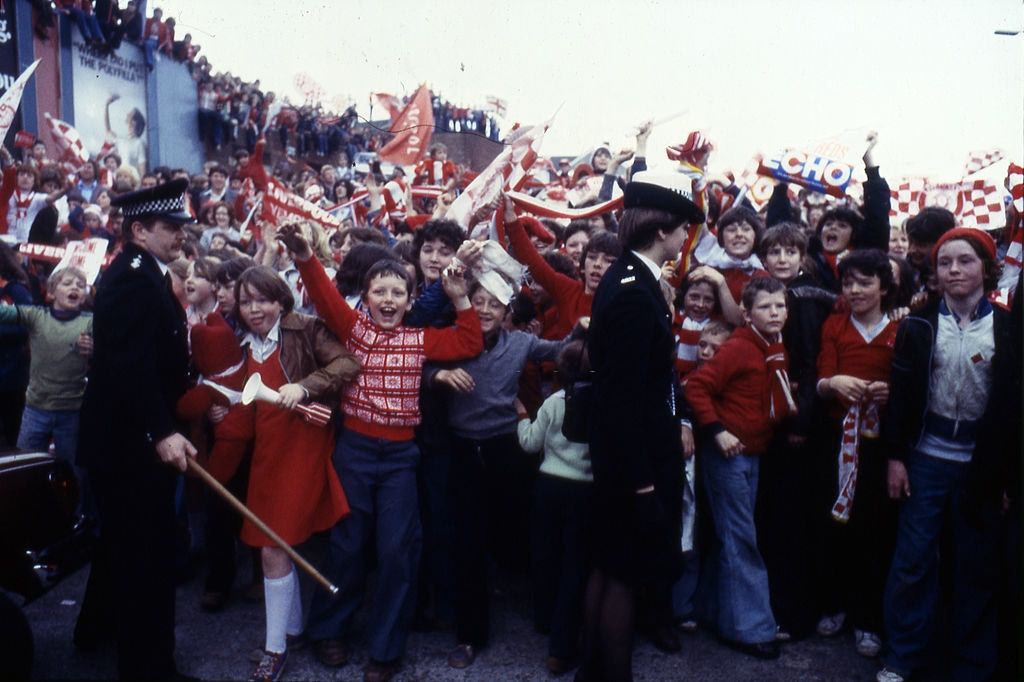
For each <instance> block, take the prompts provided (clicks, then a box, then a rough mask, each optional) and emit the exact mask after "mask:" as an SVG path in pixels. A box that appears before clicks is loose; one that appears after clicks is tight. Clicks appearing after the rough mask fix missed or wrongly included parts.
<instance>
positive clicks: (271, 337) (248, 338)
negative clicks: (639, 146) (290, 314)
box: [242, 317, 281, 362]
mask: <svg viewBox="0 0 1024 682" xmlns="http://www.w3.org/2000/svg"><path fill="white" fill-rule="evenodd" d="M280 337H281V318H280V317H278V318H277V322H275V323H274V326H273V327H271V328H270V331H269V332H268V333H267V338H265V339H261V338H260V335H259V334H257V333H256V332H248V333H246V335H245V337H244V338H242V345H243V346H246V345H247V346H249V351H250V352H251V353H252V357H253V359H254V360H255V361H256V362H264V361H266V359H267V358H268V357H270V355H271V353H273V352H274V349H275V348H277V344H278V341H279V340H280Z"/></svg>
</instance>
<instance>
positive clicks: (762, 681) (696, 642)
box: [26, 568, 877, 682]
mask: <svg viewBox="0 0 1024 682" xmlns="http://www.w3.org/2000/svg"><path fill="white" fill-rule="evenodd" d="M87 574H88V569H87V568H86V569H83V570H80V571H78V572H77V573H75V574H74V575H72V576H69V577H68V578H67V579H65V580H64V581H63V582H62V583H61V584H60V585H58V586H57V587H56V588H55V589H54V590H52V591H51V592H50V593H49V594H47V595H45V596H44V597H43V598H41V599H39V600H37V601H35V602H33V603H32V604H30V605H29V606H28V607H27V608H26V613H27V615H28V617H29V620H30V622H31V624H32V629H33V631H34V633H35V638H36V661H35V669H34V674H35V677H36V679H96V678H110V677H113V676H114V674H115V671H116V668H115V664H114V659H113V651H112V650H106V651H99V652H97V653H95V654H92V655H89V656H84V655H81V654H78V653H77V652H76V651H75V649H74V648H73V647H72V645H71V632H72V630H73V628H74V623H75V618H76V616H77V614H78V607H79V599H80V598H81V595H82V594H83V591H84V588H85V581H86V577H87ZM242 577H243V578H246V577H247V576H246V574H245V571H243V573H242ZM498 583H499V587H500V592H499V593H498V594H497V595H496V596H495V599H494V606H493V610H492V616H493V619H494V625H493V628H492V633H493V634H492V642H493V644H492V645H491V646H490V647H489V648H488V649H487V650H485V651H483V652H482V653H481V654H480V656H479V657H478V658H477V661H476V663H475V664H474V665H473V666H472V667H470V668H469V669H467V670H461V671H456V670H452V669H450V668H448V667H447V665H446V664H445V656H446V655H447V652H448V650H449V649H450V648H451V646H452V645H453V643H454V642H453V636H452V634H451V633H450V632H434V633H425V634H424V633H413V635H412V636H411V638H410V640H409V651H408V654H407V656H406V659H405V667H404V669H403V671H402V673H401V674H400V675H399V676H398V677H397V678H396V679H397V680H400V681H414V680H415V681H424V682H426V681H428V680H429V681H430V682H433V681H435V680H437V681H448V680H451V681H461V680H481V681H482V680H487V681H491V680H502V681H504V680H518V681H523V680H552V679H554V678H552V677H551V676H550V675H549V674H548V673H547V672H546V671H545V670H544V669H543V667H542V666H543V661H544V654H545V639H544V637H542V636H541V635H538V634H537V633H535V632H534V630H533V627H532V621H531V617H530V594H529V586H528V584H527V581H525V580H523V579H519V578H511V577H507V576H504V577H499V580H498ZM200 586H201V580H198V579H194V580H191V581H190V582H188V583H186V584H185V585H183V586H182V587H181V588H179V591H178V628H177V636H178V645H177V652H178V665H179V668H180V669H181V670H182V671H183V672H187V673H189V674H191V675H196V676H199V677H201V678H203V679H207V680H222V679H223V680H239V679H246V677H247V676H248V674H249V672H250V668H251V665H252V664H251V663H250V662H249V660H248V656H249V654H250V652H251V651H252V650H253V649H255V648H256V647H257V646H259V645H260V644H261V643H262V640H263V624H264V615H263V607H262V605H260V604H250V603H246V602H244V601H242V600H241V599H239V598H235V599H234V600H233V601H231V603H230V604H229V606H228V607H227V609H226V610H225V611H224V612H222V613H220V614H207V613H204V612H202V611H201V610H200V609H199V607H198V598H199V590H200ZM311 589H312V588H311V586H310V585H308V584H305V583H304V584H303V593H304V594H305V595H306V596H307V598H308V595H309V593H310V590H311ZM365 613H366V610H365V609H364V610H363V611H362V612H361V614H360V617H359V618H357V623H356V626H357V629H360V632H359V633H358V634H357V636H356V642H355V644H356V656H355V660H354V661H353V662H350V663H349V664H348V665H347V666H346V667H344V668H341V669H340V670H330V669H326V668H323V667H322V666H320V665H319V664H318V663H317V662H316V660H315V659H314V658H313V656H312V653H311V652H310V651H309V650H308V649H306V650H302V651H298V652H295V653H294V654H293V655H292V657H291V659H290V660H289V662H288V667H287V669H286V671H285V675H284V679H285V680H361V679H362V666H363V664H365V662H366V656H365V642H364V640H362V638H361V634H362V632H361V627H362V626H363V625H364V624H365ZM634 662H635V667H634V670H635V674H636V679H637V680H638V681H639V680H652V681H653V680H665V681H668V680H673V681H674V680H700V681H704V680H706V681H713V680H714V681H722V682H725V681H728V682H743V681H747V680H749V681H751V682H753V681H755V680H757V681H758V682H769V681H775V680H778V681H780V682H781V681H787V682H788V681H790V680H792V681H807V682H812V681H821V682H825V681H829V682H833V681H835V682H843V681H847V680H849V681H853V680H857V681H866V680H873V679H874V673H875V671H876V670H877V663H876V662H874V661H869V660H866V659H864V658H862V657H860V656H858V655H857V654H856V652H855V651H854V650H853V640H852V635H849V634H846V635H845V636H842V637H839V638H837V639H830V640H825V639H821V638H812V639H810V640H808V641H803V642H797V643H792V644H789V645H787V646H786V647H785V648H784V650H783V654H782V657H781V658H780V659H779V660H778V661H759V660H756V659H753V658H750V657H748V656H745V655H742V654H739V653H736V652H734V651H732V650H730V649H727V648H725V647H723V646H722V645H720V644H718V643H717V642H716V641H715V640H714V638H713V637H711V636H710V635H708V634H707V633H704V632H700V633H698V634H696V635H693V636H687V637H685V638H684V640H683V651H682V653H680V654H676V655H666V654H662V653H661V652H659V651H657V650H656V649H654V648H653V647H652V646H651V645H650V644H648V643H646V642H643V643H638V645H637V647H636V652H635V654H634ZM560 679H561V680H565V681H566V682H568V680H571V679H572V677H571V675H567V676H563V677H562V678H560Z"/></svg>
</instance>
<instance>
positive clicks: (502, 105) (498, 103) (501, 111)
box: [487, 95, 508, 118]
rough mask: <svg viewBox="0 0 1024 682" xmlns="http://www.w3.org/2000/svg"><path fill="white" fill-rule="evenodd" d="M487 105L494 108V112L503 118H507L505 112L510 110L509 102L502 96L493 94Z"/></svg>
mask: <svg viewBox="0 0 1024 682" xmlns="http://www.w3.org/2000/svg"><path fill="white" fill-rule="evenodd" d="M487 106H489V107H491V108H492V109H494V113H496V114H497V115H498V116H501V117H502V118H505V113H506V112H507V111H508V102H506V101H505V100H503V99H502V98H501V97H496V96H495V95H491V96H490V97H488V98H487Z"/></svg>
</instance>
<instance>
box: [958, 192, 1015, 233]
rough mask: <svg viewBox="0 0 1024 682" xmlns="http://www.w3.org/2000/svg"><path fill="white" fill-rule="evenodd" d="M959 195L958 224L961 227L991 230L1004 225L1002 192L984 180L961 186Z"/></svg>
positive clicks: (1004, 215)
mask: <svg viewBox="0 0 1024 682" xmlns="http://www.w3.org/2000/svg"><path fill="white" fill-rule="evenodd" d="M960 195H961V201H960V206H961V210H960V211H959V220H958V222H959V223H960V226H961V227H976V228H979V229H982V230H993V229H995V228H998V227H1004V226H1005V225H1006V213H1005V211H1004V209H1003V192H1002V190H1001V189H1000V188H999V187H996V186H995V185H993V184H991V183H988V182H986V181H985V180H974V181H972V182H965V183H964V184H963V188H962V189H961V191H960Z"/></svg>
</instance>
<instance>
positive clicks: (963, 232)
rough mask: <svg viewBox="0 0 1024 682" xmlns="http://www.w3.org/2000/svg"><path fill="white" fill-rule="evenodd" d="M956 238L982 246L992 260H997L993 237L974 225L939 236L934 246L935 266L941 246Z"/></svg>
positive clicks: (933, 261) (933, 262)
mask: <svg viewBox="0 0 1024 682" xmlns="http://www.w3.org/2000/svg"><path fill="white" fill-rule="evenodd" d="M954 239H963V240H966V241H969V242H971V243H972V244H974V245H975V246H978V247H980V248H981V250H982V251H983V252H984V253H985V255H987V256H988V257H989V258H990V259H991V260H993V261H994V260H996V243H995V242H994V241H992V237H990V236H989V235H988V233H987V232H985V231H984V230H979V229H977V228H974V227H957V228H954V229H952V230H950V231H949V232H946V233H945V234H943V235H942V236H941V237H939V240H938V241H937V242H935V246H933V247H932V267H933V268H934V267H935V266H936V262H937V261H938V259H939V248H940V247H941V246H942V245H943V244H945V243H946V242H948V241H952V240H954Z"/></svg>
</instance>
